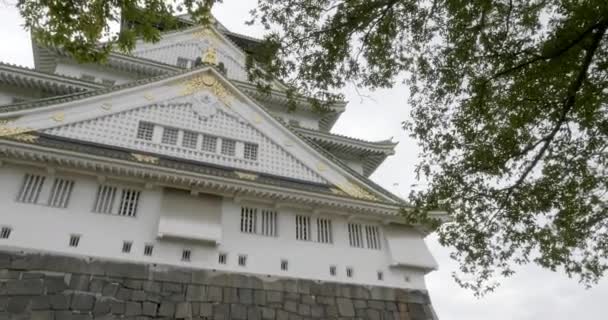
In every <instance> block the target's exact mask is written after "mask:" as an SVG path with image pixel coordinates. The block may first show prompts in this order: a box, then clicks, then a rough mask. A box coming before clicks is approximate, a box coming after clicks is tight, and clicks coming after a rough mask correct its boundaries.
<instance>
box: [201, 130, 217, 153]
mask: <svg viewBox="0 0 608 320" xmlns="http://www.w3.org/2000/svg"><path fill="white" fill-rule="evenodd" d="M201 149H203V151H208V152H216V151H217V137H214V136H208V135H206V134H204V135H203V145H202V147H201Z"/></svg>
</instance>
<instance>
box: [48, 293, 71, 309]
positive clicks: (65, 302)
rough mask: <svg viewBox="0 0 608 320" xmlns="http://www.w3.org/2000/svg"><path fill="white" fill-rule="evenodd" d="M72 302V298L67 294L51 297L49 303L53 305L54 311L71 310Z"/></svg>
mask: <svg viewBox="0 0 608 320" xmlns="http://www.w3.org/2000/svg"><path fill="white" fill-rule="evenodd" d="M71 300H72V296H71V295H67V294H55V295H52V296H49V302H50V304H51V309H53V310H67V309H69V307H70V303H71Z"/></svg>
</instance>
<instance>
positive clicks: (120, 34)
mask: <svg viewBox="0 0 608 320" xmlns="http://www.w3.org/2000/svg"><path fill="white" fill-rule="evenodd" d="M217 2H221V1H218V0H185V1H178V0H146V1H137V0H73V1H63V0H18V1H17V4H16V5H17V8H18V9H19V12H20V14H21V16H22V17H23V18H24V19H25V25H24V26H25V27H26V28H27V29H29V30H31V31H32V36H33V37H34V39H35V40H36V41H37V42H38V43H40V44H41V45H44V46H48V47H58V48H63V49H64V50H65V51H67V52H68V53H70V54H71V55H72V56H74V57H75V58H76V59H78V60H79V61H81V62H92V61H102V60H104V59H105V58H106V57H107V55H108V54H109V53H110V52H111V51H113V50H119V51H123V52H129V51H131V50H133V49H134V47H135V41H136V39H137V38H141V39H143V40H144V41H147V42H156V41H158V40H159V39H160V33H161V30H163V29H172V28H175V27H176V26H177V25H178V20H177V19H176V15H177V14H186V13H187V14H190V15H191V16H192V17H193V18H194V19H195V21H197V22H198V23H202V24H204V23H208V22H209V17H210V16H211V15H210V12H211V7H212V6H213V4H214V3H217ZM123 22H128V23H129V24H130V25H129V27H128V28H120V30H116V29H117V28H116V26H118V25H120V24H121V23H123ZM113 27H114V28H113Z"/></svg>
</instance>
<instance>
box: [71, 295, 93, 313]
mask: <svg viewBox="0 0 608 320" xmlns="http://www.w3.org/2000/svg"><path fill="white" fill-rule="evenodd" d="M94 304H95V297H94V296H92V295H88V294H83V293H74V294H73V295H72V303H71V304H70V308H71V309H72V310H78V311H89V310H92V309H93V305H94Z"/></svg>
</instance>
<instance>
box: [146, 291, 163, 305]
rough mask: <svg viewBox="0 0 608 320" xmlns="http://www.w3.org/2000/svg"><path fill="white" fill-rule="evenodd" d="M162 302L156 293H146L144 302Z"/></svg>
mask: <svg viewBox="0 0 608 320" xmlns="http://www.w3.org/2000/svg"><path fill="white" fill-rule="evenodd" d="M162 300H163V299H162V297H161V296H160V294H158V293H154V292H151V293H146V301H149V302H154V303H160V302H161V301H162Z"/></svg>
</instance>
